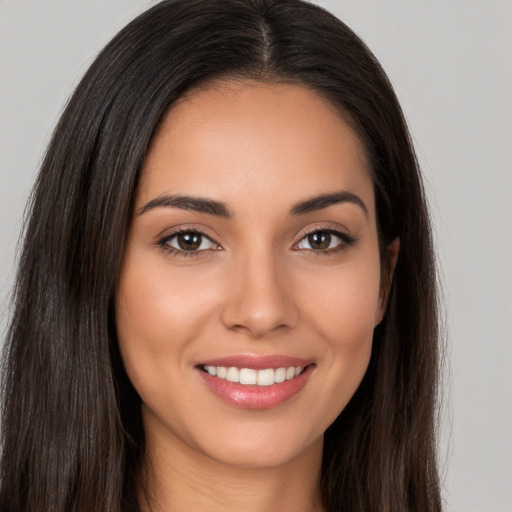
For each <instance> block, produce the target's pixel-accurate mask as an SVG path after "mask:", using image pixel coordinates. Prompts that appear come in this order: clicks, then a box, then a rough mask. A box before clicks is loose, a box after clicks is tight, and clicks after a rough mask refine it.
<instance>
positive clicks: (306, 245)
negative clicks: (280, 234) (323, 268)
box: [295, 229, 355, 254]
mask: <svg viewBox="0 0 512 512" xmlns="http://www.w3.org/2000/svg"><path fill="white" fill-rule="evenodd" d="M354 243H355V239H354V238H352V237H351V236H349V235H347V234H346V233H343V232H341V231H337V230H334V229H319V230H317V231H312V232H311V233H309V234H307V235H305V236H304V238H302V239H301V240H300V241H299V243H298V244H297V245H296V246H295V249H301V250H306V251H312V252H316V253H319V254H321V253H324V254H332V253H334V252H336V251H337V250H338V249H339V250H344V249H347V248H348V247H349V246H351V245H353V244H354Z"/></svg>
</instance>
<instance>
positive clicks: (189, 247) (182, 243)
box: [176, 232, 203, 251]
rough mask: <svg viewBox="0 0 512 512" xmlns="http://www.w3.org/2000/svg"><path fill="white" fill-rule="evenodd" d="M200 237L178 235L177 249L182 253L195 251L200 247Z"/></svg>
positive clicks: (195, 234)
mask: <svg viewBox="0 0 512 512" xmlns="http://www.w3.org/2000/svg"><path fill="white" fill-rule="evenodd" d="M202 239H203V237H202V235H200V234H199V233H193V232H190V233H180V234H179V235H178V236H176V242H177V243H178V247H179V248H180V249H181V250H183V251H195V250H196V249H199V247H201V242H202Z"/></svg>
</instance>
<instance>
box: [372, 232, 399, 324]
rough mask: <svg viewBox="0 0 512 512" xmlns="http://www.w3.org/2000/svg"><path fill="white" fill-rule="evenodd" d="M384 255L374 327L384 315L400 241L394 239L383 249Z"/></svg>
mask: <svg viewBox="0 0 512 512" xmlns="http://www.w3.org/2000/svg"><path fill="white" fill-rule="evenodd" d="M384 251H385V254H383V255H382V256H383V257H382V265H381V274H380V276H381V277H380V301H379V308H378V310H377V317H376V319H375V326H377V325H379V324H380V323H381V322H382V318H383V317H384V314H385V313H386V306H387V303H388V297H389V292H390V290H391V283H392V282H393V273H394V271H395V267H396V262H397V260H398V253H399V251H400V239H399V238H398V237H397V238H395V239H394V240H393V241H392V242H391V243H390V244H388V245H387V246H386V248H385V249H384Z"/></svg>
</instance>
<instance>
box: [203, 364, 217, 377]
mask: <svg viewBox="0 0 512 512" xmlns="http://www.w3.org/2000/svg"><path fill="white" fill-rule="evenodd" d="M204 369H205V370H206V371H207V372H208V373H209V374H210V375H213V376H214V377H215V375H217V367H216V366H205V367H204Z"/></svg>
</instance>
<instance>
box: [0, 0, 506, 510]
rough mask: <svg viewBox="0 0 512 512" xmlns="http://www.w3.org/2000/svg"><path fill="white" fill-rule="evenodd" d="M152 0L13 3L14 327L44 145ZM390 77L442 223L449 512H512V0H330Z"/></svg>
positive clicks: (5, 101)
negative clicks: (22, 235)
mask: <svg viewBox="0 0 512 512" xmlns="http://www.w3.org/2000/svg"><path fill="white" fill-rule="evenodd" d="M154 3H155V2H151V1H146V0H108V1H106V0H87V1H82V2H79V1H77V0H75V1H71V0H32V1H30V0H0V226H1V229H0V300H1V301H2V302H1V305H2V310H1V311H2V314H1V320H0V328H1V329H2V331H3V330H4V329H5V325H6V314H7V313H6V311H7V309H8V291H9V288H10V286H11V284H12V275H13V269H14V259H15V247H16V240H17V233H18V230H19V228H20V225H21V217H22V212H23V208H24V204H25V201H26V198H27V195H28V192H29V190H30V186H31V183H32V181H33V178H34V176H35V171H36V169H37V166H38V163H39V162H40V159H41V157H42V153H43V151H44V147H45V145H46V143H47V141H48V139H49V136H50V134H51V131H52V128H53V126H54V124H55V122H56V120H57V117H58V115H59V112H60V111H61V109H62V107H63V105H64V102H65V100H66V98H67V97H68V95H69V93H70V92H71V90H72V88H73V86H74V85H76V83H77V80H78V79H79V77H80V76H81V75H82V74H83V72H84V71H85V69H86V68H87V66H88V64H89V63H90V62H91V59H92V58H93V56H94V55H95V54H96V53H97V52H98V51H99V49H100V48H101V47H102V46H103V45H104V44H105V43H106V42H107V41H108V40H109V39H110V38H111V37H112V36H113V35H114V33H115V32H116V31H117V30H118V29H120V28H121V27H122V26H123V25H124V24H126V23H127V22H128V21H129V20H130V19H131V18H132V17H133V16H134V15H135V14H137V13H139V12H141V11H142V10H143V9H144V8H145V7H147V6H149V5H151V4H154ZM319 3H320V4H321V5H323V6H325V7H327V8H328V9H330V10H331V11H332V12H334V13H335V14H336V15H338V16H339V17H341V18H342V19H343V20H344V21H346V22H347V23H348V24H349V25H350V26H351V27H352V28H353V29H354V30H355V31H356V32H357V33H359V35H360V36H362V38H363V39H364V40H365V41H366V42H367V43H368V45H369V46H370V48H372V50H373V51H374V52H375V54H376V55H377V57H378V58H379V59H380V60H381V62H382V64H383V66H384V68H385V69H386V70H387V72H388V74H389V76H390V78H391V80H392V82H393V84H394V85H395V88H396V91H397V94H398V96H399V98H400V100H401V102H402V105H403V108H404V110H405V113H406V117H407V119H408V121H409V123H410V126H411V130H412V133H413V136H414V140H415V143H416V148H417V151H418V154H419V158H420V161H421V164H422V166H423V171H424V174H425V179H426V185H427V189H428V192H429V195H430V202H431V206H432V212H433V217H434V223H435V229H436V238H437V244H438V249H439V257H440V264H441V267H442V280H443V283H444V284H443V286H444V293H445V302H446V309H447V331H448V355H449V358H450V361H451V362H450V368H451V371H450V372H449V373H447V378H446V382H445V389H446V392H445V395H446V397H447V399H446V404H445V405H446V407H445V414H444V420H443V429H442V442H441V449H440V452H441V457H442V460H443V461H444V473H445V484H444V487H445V492H444V496H445V500H446V501H447V504H448V506H447V510H448V511H453V512H458V511H464V512H512V490H511V487H512V441H511V436H512V377H511V375H512V329H511V323H512V292H511V290H512V270H511V268H512V207H511V203H512V149H511V148H512V99H511V97H512V64H511V63H512V1H511V0H444V1H442V0H422V1H421V0H320V2H319Z"/></svg>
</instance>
